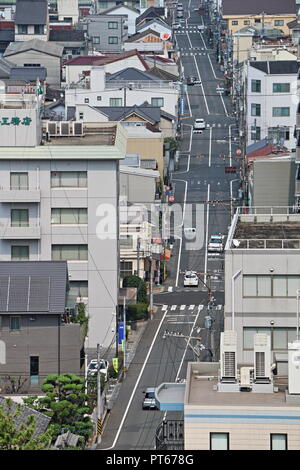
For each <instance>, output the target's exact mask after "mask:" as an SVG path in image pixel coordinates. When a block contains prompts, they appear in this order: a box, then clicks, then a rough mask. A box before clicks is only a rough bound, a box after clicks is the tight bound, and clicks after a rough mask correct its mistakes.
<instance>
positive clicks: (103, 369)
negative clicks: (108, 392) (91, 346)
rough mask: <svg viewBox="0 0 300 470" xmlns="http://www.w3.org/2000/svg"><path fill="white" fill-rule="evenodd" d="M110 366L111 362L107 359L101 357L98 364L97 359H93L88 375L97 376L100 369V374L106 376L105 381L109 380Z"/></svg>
mask: <svg viewBox="0 0 300 470" xmlns="http://www.w3.org/2000/svg"><path fill="white" fill-rule="evenodd" d="M108 366H109V363H108V361H107V360H106V359H100V362H99V364H98V360H97V359H92V360H91V361H90V363H89V365H88V368H87V375H88V376H89V377H96V376H97V374H98V369H99V371H100V374H102V375H103V376H104V381H105V382H107V380H108Z"/></svg>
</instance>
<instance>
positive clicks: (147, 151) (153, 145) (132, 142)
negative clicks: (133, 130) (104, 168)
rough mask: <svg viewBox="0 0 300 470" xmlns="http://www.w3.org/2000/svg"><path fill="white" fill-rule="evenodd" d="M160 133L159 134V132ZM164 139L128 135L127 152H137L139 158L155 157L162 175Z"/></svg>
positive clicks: (161, 175)
mask: <svg viewBox="0 0 300 470" xmlns="http://www.w3.org/2000/svg"><path fill="white" fill-rule="evenodd" d="M160 135H161V134H160ZM163 144H164V139H163V137H157V138H146V137H145V138H135V137H132V138H131V137H130V136H129V137H128V140H127V153H138V154H139V155H140V158H141V159H149V158H151V159H155V160H156V161H157V167H158V168H157V169H158V171H159V174H160V177H161V178H163V175H164V150H163V147H164V146H163Z"/></svg>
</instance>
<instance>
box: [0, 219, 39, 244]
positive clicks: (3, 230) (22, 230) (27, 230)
mask: <svg viewBox="0 0 300 470" xmlns="http://www.w3.org/2000/svg"><path fill="white" fill-rule="evenodd" d="M0 238H2V240H37V239H40V238H41V228H40V225H39V223H36V224H34V223H31V224H30V225H29V226H28V227H11V226H10V225H8V224H5V223H1V226H0Z"/></svg>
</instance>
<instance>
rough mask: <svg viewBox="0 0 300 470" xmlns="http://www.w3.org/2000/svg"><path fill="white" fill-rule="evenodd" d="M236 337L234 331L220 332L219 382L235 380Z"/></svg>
mask: <svg viewBox="0 0 300 470" xmlns="http://www.w3.org/2000/svg"><path fill="white" fill-rule="evenodd" d="M236 379H237V338H236V331H232V330H229V331H224V332H223V333H221V382H236Z"/></svg>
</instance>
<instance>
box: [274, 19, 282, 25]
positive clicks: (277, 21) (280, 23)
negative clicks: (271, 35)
mask: <svg viewBox="0 0 300 470" xmlns="http://www.w3.org/2000/svg"><path fill="white" fill-rule="evenodd" d="M274 26H284V21H283V20H274Z"/></svg>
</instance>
